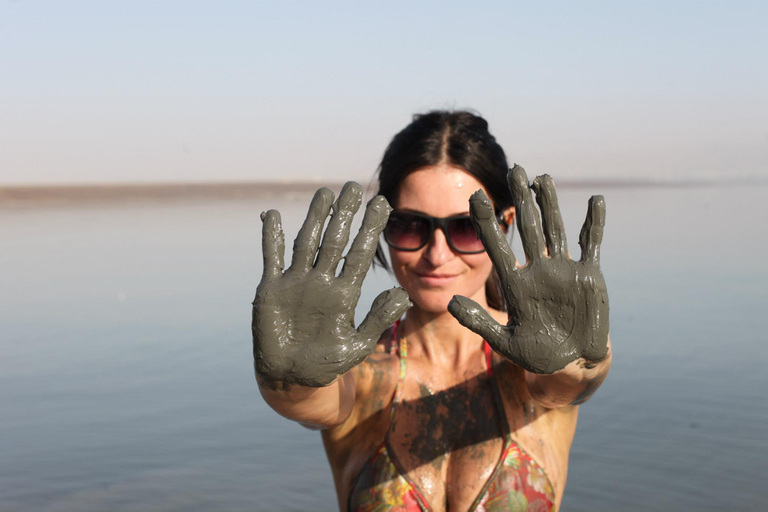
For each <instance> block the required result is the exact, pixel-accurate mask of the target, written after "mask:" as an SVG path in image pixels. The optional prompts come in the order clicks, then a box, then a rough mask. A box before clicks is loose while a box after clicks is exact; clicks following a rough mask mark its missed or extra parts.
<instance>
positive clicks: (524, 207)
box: [507, 164, 544, 261]
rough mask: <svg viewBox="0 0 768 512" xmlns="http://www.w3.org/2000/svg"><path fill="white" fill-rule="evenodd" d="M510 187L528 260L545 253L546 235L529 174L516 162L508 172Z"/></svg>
mask: <svg viewBox="0 0 768 512" xmlns="http://www.w3.org/2000/svg"><path fill="white" fill-rule="evenodd" d="M507 181H508V182H509V189H510V190H511V192H512V200H513V201H514V203H515V210H516V212H517V228H518V229H519V230H520V240H521V241H522V243H523V250H524V251H525V256H526V257H527V258H528V261H530V260H532V259H534V258H540V257H542V256H543V255H544V237H543V236H542V234H541V223H540V221H539V212H538V211H537V210H536V206H535V205H534V204H533V197H532V196H531V189H530V188H529V186H528V176H527V175H526V174H525V169H523V168H522V167H520V166H519V165H517V164H515V166H514V167H513V168H512V169H510V171H509V173H508V174H507Z"/></svg>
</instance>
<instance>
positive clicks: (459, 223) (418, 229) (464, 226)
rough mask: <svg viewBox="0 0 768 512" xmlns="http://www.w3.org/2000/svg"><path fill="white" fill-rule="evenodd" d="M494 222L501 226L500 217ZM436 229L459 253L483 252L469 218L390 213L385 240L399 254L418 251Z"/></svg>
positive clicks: (385, 229)
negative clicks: (399, 252)
mask: <svg viewBox="0 0 768 512" xmlns="http://www.w3.org/2000/svg"><path fill="white" fill-rule="evenodd" d="M497 220H499V222H500V223H503V217H501V214H499V215H498V216H497ZM435 228H440V229H442V230H443V233H445V239H446V241H447V242H448V246H449V247H450V248H451V249H453V250H454V251H456V252H458V253H461V254H479V253H481V252H484V251H485V247H483V243H482V242H481V241H480V238H479V237H478V236H477V231H476V230H475V226H474V224H472V219H470V217H469V215H454V216H452V217H443V218H437V217H432V216H429V215H425V214H423V213H416V212H404V211H393V212H392V213H391V214H390V215H389V221H388V222H387V226H386V227H385V228H384V240H385V241H386V242H387V244H388V245H389V246H390V247H393V248H395V249H398V250H400V251H418V250H419V249H421V248H422V247H424V246H426V245H427V244H428V243H429V241H430V239H431V238H432V234H433V233H434V232H435Z"/></svg>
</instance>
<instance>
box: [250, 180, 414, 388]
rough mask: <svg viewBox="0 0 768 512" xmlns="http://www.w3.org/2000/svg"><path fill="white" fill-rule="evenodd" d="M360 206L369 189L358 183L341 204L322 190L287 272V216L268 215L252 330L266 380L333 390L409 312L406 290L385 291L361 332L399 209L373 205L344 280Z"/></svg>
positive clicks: (347, 187)
mask: <svg viewBox="0 0 768 512" xmlns="http://www.w3.org/2000/svg"><path fill="white" fill-rule="evenodd" d="M361 201H362V187H361V186H360V185H358V184H357V183H354V182H349V183H347V184H346V185H344V188H343V189H342V191H341V193H340V194H339V198H338V200H337V201H336V202H335V203H334V202H333V193H332V192H331V191H330V190H329V189H327V188H321V189H320V190H318V191H317V193H316V194H315V196H314V198H313V199H312V203H311V204H310V206H309V213H308V214H307V218H306V220H305V221H304V225H303V226H302V228H301V230H300V231H299V234H298V236H297V237H296V241H295V243H294V249H293V251H294V252H293V261H292V263H291V266H290V268H288V269H287V270H286V271H285V272H283V256H284V252H285V240H284V236H283V229H282V226H281V220H280V213H279V212H277V211H276V210H270V211H268V212H266V213H263V214H262V221H263V223H264V224H263V241H262V244H263V253H264V274H263V276H262V280H261V283H260V284H259V287H258V289H257V290H256V299H255V300H254V302H253V323H252V330H253V356H254V360H255V366H256V372H257V374H258V376H259V377H260V378H261V379H262V380H263V381H265V382H267V383H269V384H271V385H275V384H277V383H281V384H300V385H303V386H312V387H321V386H326V385H328V384H330V383H331V382H333V381H334V379H335V378H336V377H337V376H339V375H341V374H344V373H346V372H347V371H349V370H350V369H351V368H352V367H354V366H355V365H357V364H359V363H360V362H361V361H362V360H363V359H365V358H366V357H367V356H368V355H369V354H370V353H371V352H372V351H373V349H374V347H375V345H376V342H377V341H378V340H379V338H380V337H381V334H382V333H383V332H384V330H385V329H387V327H389V326H390V325H392V324H393V323H394V322H395V320H397V319H398V318H399V317H400V316H401V315H402V314H403V313H404V312H405V310H406V309H408V308H409V307H410V305H411V304H410V302H409V300H408V294H407V293H406V292H405V290H403V289H402V288H393V289H391V290H388V291H385V292H383V293H382V294H381V295H379V296H378V297H377V298H376V300H375V301H374V302H373V306H372V307H371V311H370V312H369V313H368V315H367V316H366V317H365V319H364V320H363V322H362V323H361V324H360V326H359V327H358V328H355V306H356V305H357V301H358V299H359V298H360V288H361V286H362V283H363V279H364V277H365V274H366V273H367V271H368V268H369V267H370V265H371V261H372V259H373V255H374V253H375V251H376V246H377V244H378V241H379V235H380V234H381V231H382V230H383V229H384V226H385V225H386V223H387V219H388V218H389V213H390V212H391V211H392V208H391V207H390V206H389V204H388V203H387V200H386V199H384V198H383V197H381V196H377V197H375V198H373V199H372V200H371V201H370V202H369V203H368V206H367V208H366V211H365V216H364V218H363V224H362V227H361V228H360V231H359V233H358V234H357V236H356V237H355V240H354V241H353V242H352V246H351V247H350V249H349V252H348V253H347V255H346V257H345V258H344V266H343V268H342V270H341V273H340V274H339V275H338V276H337V275H336V270H337V268H338V266H339V263H340V262H341V260H342V257H343V251H344V248H345V247H346V245H347V242H348V241H349V230H350V224H351V222H352V218H353V217H354V215H355V212H357V210H358V209H359V208H360V203H361ZM329 214H330V215H331V219H330V221H329V222H328V227H327V228H326V230H325V234H324V235H323V238H322V244H321V243H320V237H321V234H322V231H323V226H324V224H325V221H326V219H327V218H328V215H329Z"/></svg>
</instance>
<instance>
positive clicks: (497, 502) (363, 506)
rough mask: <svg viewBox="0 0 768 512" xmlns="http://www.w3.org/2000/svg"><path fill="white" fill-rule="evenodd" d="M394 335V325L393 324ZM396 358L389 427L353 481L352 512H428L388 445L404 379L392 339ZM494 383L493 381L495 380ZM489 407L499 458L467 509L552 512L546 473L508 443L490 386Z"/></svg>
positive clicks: (398, 345) (400, 346) (403, 353)
mask: <svg viewBox="0 0 768 512" xmlns="http://www.w3.org/2000/svg"><path fill="white" fill-rule="evenodd" d="M394 330H395V332H396V333H397V332H398V325H397V324H396V325H395V328H394ZM398 351H399V355H400V376H399V377H398V381H397V387H396V388H395V398H394V401H393V402H392V407H391V409H390V412H389V428H388V430H387V435H386V437H385V439H384V442H383V443H381V446H380V447H379V449H378V450H376V453H374V455H373V457H371V458H370V459H369V460H368V461H367V462H366V463H365V465H363V468H362V469H361V470H360V473H359V474H358V475H357V478H355V479H354V480H353V481H352V485H351V488H350V493H349V500H348V509H349V510H350V511H355V512H374V511H375V512H379V511H402V512H412V511H413V512H419V511H420V512H423V511H429V510H431V508H430V506H429V504H428V503H427V500H426V499H425V498H424V496H423V495H422V494H421V492H420V491H419V489H418V487H417V486H416V484H415V483H414V482H413V481H411V479H410V478H409V477H408V474H407V473H406V471H405V470H404V469H403V466H402V464H400V461H398V459H397V457H396V456H395V451H394V450H393V449H392V447H391V446H390V443H389V433H390V432H391V430H392V424H393V423H394V417H395V409H396V408H397V404H398V403H399V402H400V394H401V393H402V390H403V381H404V380H405V368H406V365H405V361H406V358H407V356H408V348H407V344H406V341H405V338H402V339H400V340H399V342H398V340H397V336H395V340H394V341H393V342H392V346H391V347H390V352H391V353H393V354H394V353H397V352H398ZM485 355H486V361H487V367H488V373H489V374H490V375H491V376H492V377H493V367H492V365H491V348H490V347H489V346H488V344H487V343H486V344H485ZM494 383H495V378H494ZM494 403H495V404H496V410H497V413H498V415H499V417H500V418H501V423H502V431H503V432H504V447H503V449H502V452H501V457H500V458H499V461H498V462H497V464H496V467H495V468H494V470H493V473H491V476H490V478H489V479H488V481H487V482H486V483H485V486H484V487H483V489H482V490H481V491H480V494H479V496H478V497H477V499H475V501H474V503H473V504H472V506H471V507H470V510H471V511H482V512H485V511H501V510H504V511H515V512H517V511H521V512H522V511H526V512H546V511H551V510H554V503H555V493H554V488H553V486H552V483H551V482H550V481H549V478H548V477H547V475H546V473H545V472H544V470H543V469H542V467H541V466H539V465H538V464H537V463H536V462H535V461H534V460H533V459H532V458H531V457H530V456H529V455H528V454H527V453H525V452H524V451H523V449H522V448H520V446H518V445H517V443H515V442H514V441H513V440H512V437H511V435H510V433H509V425H508V424H507V419H506V416H505V414H504V408H503V406H502V404H501V398H500V397H499V394H498V389H497V388H496V387H494Z"/></svg>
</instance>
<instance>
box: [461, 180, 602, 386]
mask: <svg viewBox="0 0 768 512" xmlns="http://www.w3.org/2000/svg"><path fill="white" fill-rule="evenodd" d="M508 181H509V186H510V189H511V191H512V197H513V200H514V204H515V209H516V213H517V222H518V228H519V230H520V236H521V239H522V244H523V249H524V251H525V255H526V259H527V263H526V265H525V266H519V265H518V263H517V259H516V258H515V256H514V254H513V253H512V250H511V249H510V247H509V244H508V243H507V241H506V238H505V236H504V233H503V232H502V231H501V228H500V227H499V224H498V223H497V222H496V221H495V215H494V212H493V207H492V206H491V203H490V201H489V200H488V198H487V197H486V196H485V194H484V193H483V192H482V191H478V192H476V193H475V194H474V195H473V196H472V198H471V199H470V214H471V216H472V220H473V222H474V223H475V226H476V228H477V230H478V234H479V236H480V238H481V240H482V242H483V245H484V246H485V248H486V250H487V252H488V255H489V256H490V258H491V261H492V262H493V265H494V268H495V269H496V272H497V273H498V275H499V279H500V282H501V287H502V291H503V293H504V298H505V301H506V304H507V312H508V322H507V325H501V324H499V323H498V322H496V320H494V319H493V318H492V317H491V315H490V314H489V313H488V312H487V311H485V310H484V309H483V308H482V307H481V306H480V305H479V304H477V303H476V302H474V301H472V300H470V299H468V298H466V297H461V296H456V297H454V298H453V300H451V303H450V304H449V306H448V309H449V310H450V312H451V313H452V314H453V315H454V316H455V317H456V318H457V319H458V321H459V322H461V324H462V325H464V326H466V327H468V328H469V329H471V330H472V331H474V332H476V333H478V334H479V335H481V336H483V337H484V338H485V340H486V341H488V343H489V344H490V345H491V347H492V348H493V349H494V350H495V351H497V352H498V353H500V354H501V355H503V356H504V357H506V358H507V359H509V360H510V361H512V362H513V363H515V364H517V365H518V366H521V367H522V368H525V369H526V370H528V371H530V372H534V373H554V372H555V371H557V370H560V369H562V368H564V367H565V366H566V365H567V364H568V363H570V362H572V361H574V360H576V359H579V358H584V359H586V360H587V361H588V362H596V361H600V360H601V359H603V358H604V357H605V356H606V354H607V350H608V349H607V342H608V293H607V290H606V286H605V280H604V278H603V274H602V272H601V270H600V243H601V241H602V238H603V228H604V225H605V201H604V199H603V197H602V196H593V197H592V198H591V199H590V201H589V207H588V211H587V218H586V221H585V222H584V226H583V228H582V230H581V236H580V237H579V245H580V246H581V258H580V259H579V260H578V261H576V260H573V259H571V257H570V254H569V252H568V246H567V243H566V237H565V229H564V226H563V220H562V217H561V215H560V209H559V206H558V203H557V195H556V193H555V188H554V183H553V182H552V178H551V177H549V176H547V175H543V176H539V177H538V178H536V180H535V181H534V183H533V189H534V191H535V192H536V202H537V203H538V205H539V208H540V209H541V220H540V219H539V214H538V211H537V209H536V206H535V205H534V202H533V197H532V195H531V190H530V187H529V186H528V177H527V176H526V174H525V171H524V170H523V168H522V167H520V166H517V165H515V167H514V168H513V169H511V170H510V171H509V175H508Z"/></svg>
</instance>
